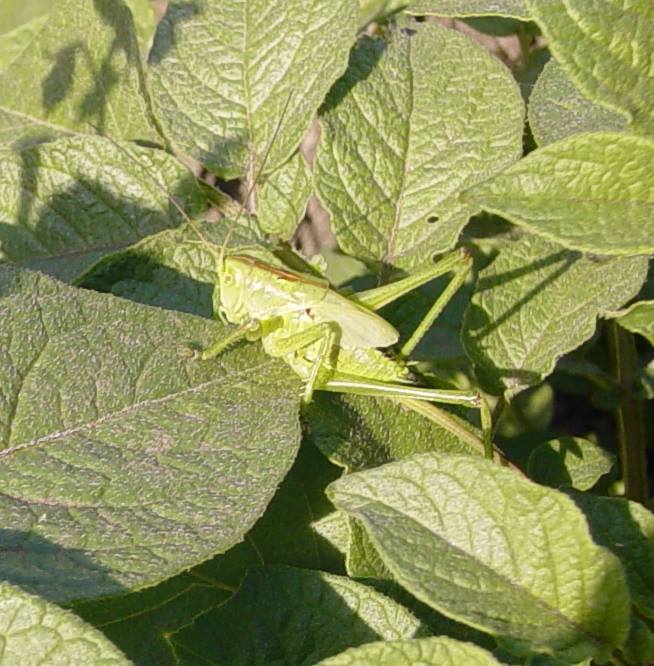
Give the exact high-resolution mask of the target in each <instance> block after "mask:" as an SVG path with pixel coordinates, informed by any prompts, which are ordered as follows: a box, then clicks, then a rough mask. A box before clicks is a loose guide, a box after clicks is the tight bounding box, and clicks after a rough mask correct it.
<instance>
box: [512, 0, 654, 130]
mask: <svg viewBox="0 0 654 666" xmlns="http://www.w3.org/2000/svg"><path fill="white" fill-rule="evenodd" d="M524 2H525V4H526V6H527V8H528V11H529V14H530V15H531V17H532V19H533V20H535V21H536V22H537V23H538V25H539V26H540V27H541V29H542V30H543V33H544V35H545V37H546V38H547V43H548V45H549V47H550V49H551V51H552V53H553V54H554V56H555V57H556V59H557V60H558V61H559V62H560V63H561V66H562V67H563V69H565V71H566V73H567V74H568V76H569V77H570V78H571V79H572V81H573V82H574V83H575V84H576V85H577V86H578V87H579V89H580V90H582V91H583V92H584V93H585V94H586V95H587V96H588V97H589V98H590V99H592V100H595V101H597V102H599V103H600V104H603V105H605V106H606V107H608V108H610V109H615V110H616V111H620V112H622V113H624V114H626V115H627V117H628V118H630V120H631V123H632V126H633V128H634V129H637V130H641V131H644V132H649V133H652V132H654V111H653V109H652V99H653V98H654V78H653V77H652V71H651V67H652V39H651V35H652V29H653V28H654V5H653V4H652V2H651V0H612V1H611V2H601V3H597V2H595V1H594V0H548V1H547V2H542V1H541V0H524Z"/></svg>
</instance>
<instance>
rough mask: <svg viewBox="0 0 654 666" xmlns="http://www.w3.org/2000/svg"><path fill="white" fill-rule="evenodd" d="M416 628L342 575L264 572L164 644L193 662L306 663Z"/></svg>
mask: <svg viewBox="0 0 654 666" xmlns="http://www.w3.org/2000/svg"><path fill="white" fill-rule="evenodd" d="M419 630H420V623H419V622H418V620H416V618H415V617H413V615H411V613H410V612H409V611H408V610H406V609H405V608H403V607H402V606H400V605H399V604H397V603H395V602H394V601H391V600H390V599H388V598H386V597H385V596H384V595H382V594H380V593H379V592H375V591H374V590H373V589H371V588H369V587H366V586H364V585H361V584H359V583H355V582H354V581H352V580H350V579H349V578H344V577H341V576H333V575H330V574H326V573H323V572H321V571H308V570H303V569H293V568H290V567H267V568H260V569H254V570H251V571H250V572H249V573H248V575H247V576H246V578H245V580H244V581H243V584H242V585H241V588H240V589H239V591H238V592H237V593H236V594H235V595H234V597H233V598H232V599H231V600H230V602H229V603H227V604H225V605H224V606H221V607H219V608H216V609H215V610H213V611H211V612H209V613H206V614H205V615H203V616H201V617H200V618H198V619H197V620H196V622H195V623H194V624H193V625H192V626H190V627H188V628H186V629H183V630H182V631H180V632H178V633H176V634H173V636H172V637H171V640H172V642H173V644H174V646H175V651H176V653H177V654H178V655H179V656H180V657H181V658H182V659H183V658H186V657H188V658H189V659H190V658H194V659H195V661H194V662H193V663H208V664H229V666H239V665H241V664H243V665H245V664H247V665H248V666H254V665H255V664H261V666H285V665H286V664H297V665H298V666H299V665H302V664H306V665H307V666H308V665H309V664H315V663H316V662H318V661H319V660H320V659H323V658H326V657H329V656H332V655H334V654H338V653H339V652H341V651H342V650H345V649H347V648H348V647H352V646H356V645H362V644H363V643H369V642H371V641H376V640H380V639H381V640H392V639H398V638H411V637H413V636H415V635H416V634H417V632H418V631H419Z"/></svg>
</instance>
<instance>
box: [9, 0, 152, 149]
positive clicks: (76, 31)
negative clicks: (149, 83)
mask: <svg viewBox="0 0 654 666" xmlns="http://www.w3.org/2000/svg"><path fill="white" fill-rule="evenodd" d="M35 43H37V44H38V46H36V47H35V48H29V49H26V50H24V51H23V52H22V53H21V55H20V56H19V57H18V58H17V59H15V60H14V61H13V62H12V63H11V65H10V66H9V67H7V69H5V70H4V72H3V73H2V75H0V89H1V90H2V91H3V95H2V99H1V100H0V139H1V143H0V150H2V149H3V148H4V149H5V150H6V148H7V147H12V146H13V147H24V146H25V145H28V144H31V143H35V142H38V141H40V140H42V139H43V134H44V133H45V134H46V135H49V136H52V135H53V134H55V135H57V134H61V133H66V132H69V131H74V132H82V133H89V132H90V133H94V132H96V131H97V130H99V131H100V132H102V133H105V134H108V135H110V136H113V137H115V138H116V139H142V140H150V141H157V140H158V139H159V135H158V133H157V131H156V129H155V127H154V125H153V123H152V120H151V118H150V112H149V109H148V103H147V100H146V95H145V85H144V79H143V70H142V67H141V61H140V55H139V46H138V42H137V40H136V33H135V30H134V22H133V20H132V15H131V13H130V11H129V9H128V8H127V6H126V5H125V3H124V2H123V0H57V3H56V4H55V6H54V7H53V9H52V11H51V12H50V14H49V15H48V19H47V21H46V22H45V24H44V27H43V28H42V30H41V31H40V32H39V34H38V36H37V38H36V42H35Z"/></svg>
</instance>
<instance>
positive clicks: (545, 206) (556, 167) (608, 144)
mask: <svg viewBox="0 0 654 666" xmlns="http://www.w3.org/2000/svg"><path fill="white" fill-rule="evenodd" d="M652 164H654V141H649V140H646V139H645V138H643V137H638V136H633V135H629V134H612V133H608V132H607V133H600V132H597V133H591V134H578V135H574V136H571V137H568V138H566V139H562V140H561V141H557V142H555V143H552V144H549V145H547V146H544V147H542V148H539V149H538V150H535V151H534V152H533V153H530V154H529V155H527V157H525V158H524V159H522V160H520V161H519V162H518V163H517V164H514V165H513V166H510V167H509V168H508V169H506V171H504V172H503V173H501V174H500V175H499V176H496V177H494V178H491V179H490V180H487V181H486V182H484V183H481V184H480V185H477V186H476V187H473V188H471V189H470V190H469V191H468V192H467V193H466V195H465V197H464V198H465V200H466V201H470V202H473V203H477V204H479V205H480V206H482V207H483V208H484V209H486V210H487V211H489V212H492V213H497V214H498V215H502V216H503V217H505V218H506V219H508V220H510V221H511V222H513V223H514V224H518V225H520V226H523V227H526V228H527V229H529V230H531V231H533V232H534V233H537V234H539V235H541V236H545V237H546V238H550V239H552V240H555V241H557V242H559V243H561V244H563V245H565V246H566V247H569V248H571V249H573V250H583V251H587V252H594V253H597V254H613V255H634V254H651V253H654V217H652V205H653V204H654V188H652V187H651V181H652V178H651V173H652Z"/></svg>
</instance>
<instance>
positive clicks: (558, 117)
mask: <svg viewBox="0 0 654 666" xmlns="http://www.w3.org/2000/svg"><path fill="white" fill-rule="evenodd" d="M528 109H529V126H530V127H531V131H532V132H533V135H534V138H535V139H536V142H537V143H538V144H539V145H541V146H542V145H545V144H548V143H553V142H554V141H558V140H560V139H565V138H566V137H568V136H571V135H572V134H581V133H582V132H601V131H607V132H620V131H624V130H625V126H626V124H627V123H626V121H625V119H624V117H623V116H621V115H619V114H617V113H615V112H614V111H610V110H609V109H605V108H604V107H602V106H599V105H597V104H595V103H593V102H591V101H590V100H589V99H588V98H586V97H584V96H583V95H582V94H581V93H580V92H579V90H578V89H577V88H576V87H575V85H574V84H573V83H572V81H570V79H569V78H568V77H567V76H566V74H565V71H564V70H563V68H562V67H561V65H559V63H558V62H556V60H550V61H549V62H548V63H547V64H546V65H545V67H544V68H543V71H542V72H541V75H540V76H539V77H538V80H537V81H536V85H535V86H534V89H533V91H532V93H531V95H530V96H529V107H528Z"/></svg>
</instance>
